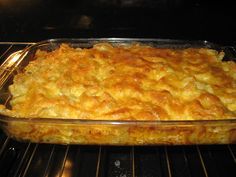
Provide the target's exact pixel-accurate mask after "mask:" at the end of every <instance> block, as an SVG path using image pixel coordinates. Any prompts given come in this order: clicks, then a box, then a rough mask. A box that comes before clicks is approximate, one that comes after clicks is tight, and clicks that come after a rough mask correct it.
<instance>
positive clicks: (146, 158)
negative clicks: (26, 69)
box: [0, 42, 236, 177]
mask: <svg viewBox="0 0 236 177" xmlns="http://www.w3.org/2000/svg"><path fill="white" fill-rule="evenodd" d="M30 44H31V43H27V42H25V43H19V42H18V43H14V42H1V43H0V52H1V54H0V56H1V61H2V60H3V59H4V58H6V57H7V56H9V55H10V54H11V53H13V52H15V51H18V50H20V49H23V48H25V47H26V46H28V45H30ZM225 51H226V55H228V56H230V57H231V58H235V56H236V48H235V47H233V46H226V47H225ZM235 175H236V144H227V145H191V146H86V145H54V144H36V143H29V142H18V141H15V140H13V139H11V138H10V137H8V136H6V135H5V134H4V133H3V132H0V176H2V177H42V176H44V177H58V176H60V177H72V176H73V177H75V176H81V177H86V176H87V177H235Z"/></svg>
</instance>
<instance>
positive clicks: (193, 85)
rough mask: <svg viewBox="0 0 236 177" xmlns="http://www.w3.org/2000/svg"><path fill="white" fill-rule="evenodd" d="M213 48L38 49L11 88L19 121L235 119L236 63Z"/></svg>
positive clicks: (103, 46) (105, 46) (104, 45)
mask: <svg viewBox="0 0 236 177" xmlns="http://www.w3.org/2000/svg"><path fill="white" fill-rule="evenodd" d="M223 56H224V53H223V52H220V53H218V52H217V51H215V50H212V49H205V48H200V49H195V48H188V49H160V48H154V47H150V46H142V45H138V44H136V45H130V46H112V45H111V44H108V43H100V44H96V45H95V46H94V47H93V48H89V49H81V48H72V47H69V46H68V45H66V44H62V45H61V46H60V48H58V49H57V50H55V51H52V52H46V51H41V50H38V51H37V53H36V55H35V60H34V61H32V62H30V63H29V64H28V66H27V67H26V68H25V70H24V71H23V72H22V73H19V74H17V75H16V76H15V78H14V83H13V85H11V86H10V87H9V89H10V92H11V94H12V99H11V101H10V104H11V107H12V109H11V110H8V109H3V108H1V109H2V110H1V112H3V113H5V114H8V115H11V116H15V117H32V118H33V117H43V118H75V119H76V118H79V119H97V120H203V119H206V120H211V119H225V118H234V117H235V116H236V64H235V63H234V62H232V61H231V62H230V61H229V62H225V61H224V62H223V61H222V58H223Z"/></svg>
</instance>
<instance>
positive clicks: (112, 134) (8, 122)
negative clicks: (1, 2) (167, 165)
mask: <svg viewBox="0 0 236 177" xmlns="http://www.w3.org/2000/svg"><path fill="white" fill-rule="evenodd" d="M100 42H110V43H112V44H113V45H129V44H131V43H136V42H138V43H142V44H148V45H152V46H156V47H162V48H189V47H191V48H200V47H201V48H202V47H204V48H213V49H216V50H224V49H223V48H222V47H220V46H217V45H215V44H212V43H209V42H207V41H180V40H162V39H130V38H99V39H98V38H96V39H94V38H90V39H51V40H47V41H43V42H39V43H36V44H34V45H32V46H30V47H28V48H26V49H24V50H22V51H18V52H16V53H13V54H12V55H10V56H9V57H8V58H7V59H6V60H5V62H4V63H3V64H2V65H1V68H0V88H1V90H0V100H1V102H0V104H5V105H6V106H9V105H8V101H9V100H10V93H9V92H8V86H9V85H10V84H12V80H13V77H14V74H15V73H17V72H18V71H19V70H22V69H23V68H24V67H25V66H26V65H27V64H28V63H29V61H31V60H33V58H34V54H35V52H36V50H38V49H42V50H46V51H53V50H55V49H56V48H58V47H59V46H60V44H61V43H69V44H70V45H71V46H72V47H80V48H89V47H92V46H93V45H94V44H96V43H100ZM226 54H227V53H226ZM0 126H1V128H2V129H3V130H4V132H5V133H6V134H7V135H8V136H10V137H12V138H14V139H16V140H20V141H30V142H35V143H54V144H90V145H190V144H228V143H235V142H236V118H235V119H230V120H197V121H192V120H191V121H187V120H186V121H182V120H181V121H119V120H115V121H113V120H84V119H83V120H82V119H81V120H80V119H55V118H53V119H50V118H40V117H39V118H33V119H30V118H15V117H9V116H5V115H1V116H0Z"/></svg>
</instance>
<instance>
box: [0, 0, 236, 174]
mask: <svg viewBox="0 0 236 177" xmlns="http://www.w3.org/2000/svg"><path fill="white" fill-rule="evenodd" d="M234 21H235V6H234V5H233V1H230V0H224V1H205V0H111V1H108V0H93V1H92V0H80V1H77V0H70V1H56V0H48V1H43V0H35V1H30V0H24V1H20V0H0V22H1V23H0V61H1V62H3V60H4V59H5V58H6V57H7V56H9V55H10V54H11V53H13V52H15V51H17V50H20V49H23V48H25V47H26V46H28V45H30V44H31V42H35V41H40V40H45V39H49V38H65V37H67V38H80V37H82V38H88V37H106V38H107V37H129V38H130V37H141V38H165V39H183V40H208V41H211V42H216V43H220V44H224V45H227V46H226V47H225V49H226V51H228V55H229V56H230V57H231V58H236V47H235V46H236V45H235V39H236V33H235V31H236V23H235V22H234ZM9 41H10V42H9ZM0 176H1V177H59V176H60V177H72V176H73V177H75V176H78V177H235V176H236V145H235V144H227V145H194V146H142V147H141V146H134V147H132V146H113V147H111V146H85V145H54V144H35V143H29V142H17V141H15V140H13V139H11V138H10V137H7V136H6V135H5V134H4V133H3V132H2V131H0Z"/></svg>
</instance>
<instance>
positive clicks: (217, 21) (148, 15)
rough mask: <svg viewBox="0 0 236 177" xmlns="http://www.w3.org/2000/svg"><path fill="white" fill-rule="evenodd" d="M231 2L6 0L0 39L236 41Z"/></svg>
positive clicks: (0, 16) (1, 10)
mask: <svg viewBox="0 0 236 177" xmlns="http://www.w3.org/2000/svg"><path fill="white" fill-rule="evenodd" d="M235 31H236V23H235V22H234V6H233V5H232V2H231V1H229V0H224V1H204V0H93V1H92V0H80V1H78V0H70V1H57V0H47V1H43V0H34V1H30V0H24V1H22V0H1V1H0V40H1V41H9V40H11V41H38V40H43V39H47V38H59V37H69V38H71V37H75V38H76V37H148V38H170V39H193V40H210V41H213V42H219V43H225V42H226V43H232V42H234V40H235V37H236V34H235Z"/></svg>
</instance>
